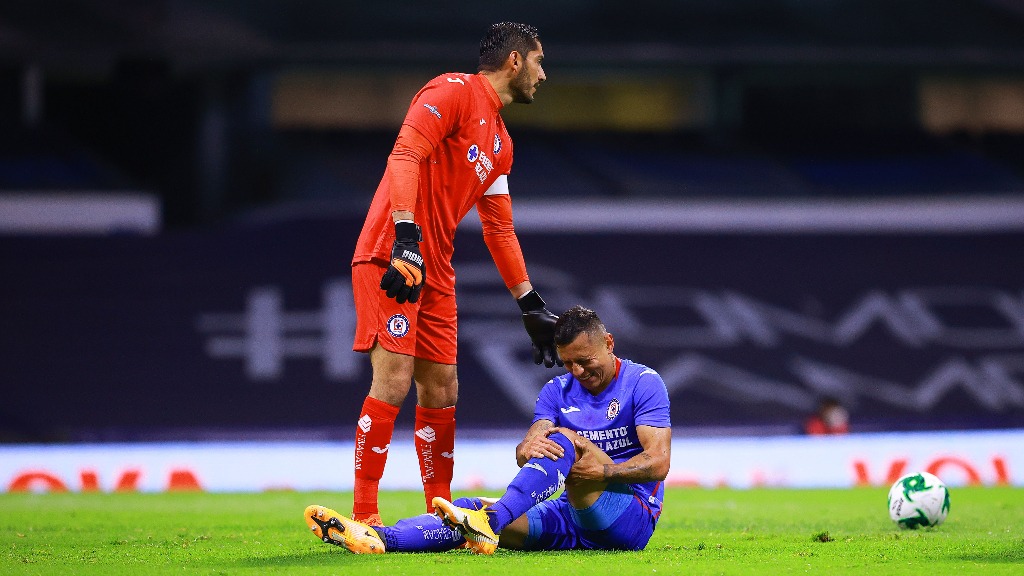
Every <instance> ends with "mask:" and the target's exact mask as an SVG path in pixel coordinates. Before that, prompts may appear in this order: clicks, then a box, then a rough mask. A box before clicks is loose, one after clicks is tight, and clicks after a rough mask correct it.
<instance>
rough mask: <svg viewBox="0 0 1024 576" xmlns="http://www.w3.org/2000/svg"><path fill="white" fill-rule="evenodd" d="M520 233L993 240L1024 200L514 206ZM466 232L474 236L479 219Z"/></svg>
mask: <svg viewBox="0 0 1024 576" xmlns="http://www.w3.org/2000/svg"><path fill="white" fill-rule="evenodd" d="M513 210H514V213H515V226H516V230H518V231H521V232H569V233H574V234H579V233H594V234H602V233H616V232H618V233H632V234H656V233H665V232H690V233H781V234H802V233H872V234H877V233H914V234H918V233H993V232H1022V231H1024V194H1022V195H1020V196H976V197H975V196H972V197H931V198H916V199H908V198H893V199H857V200H849V199H823V200H817V199H798V200H797V199H780V200H729V201H710V200H709V201H702V200H679V201H673V200H655V199H622V200H618V199H615V200H612V199H606V198H600V199H594V198H590V199H588V198H579V199H564V200H533V199H524V200H515V201H514V203H513ZM463 225H465V226H466V227H472V228H476V229H479V228H480V222H479V219H478V218H476V217H467V218H466V219H465V220H463Z"/></svg>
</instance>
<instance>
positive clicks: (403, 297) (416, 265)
mask: <svg viewBox="0 0 1024 576" xmlns="http://www.w3.org/2000/svg"><path fill="white" fill-rule="evenodd" d="M422 241H423V234H422V233H421V232H420V227H419V226H417V225H416V223H414V222H409V221H403V222H395V243H394V245H392V247H391V265H390V266H388V270H387V272H385V273H384V277H383V278H381V279H380V289H381V290H384V291H385V292H387V295H388V298H394V299H395V301H396V302H398V303H399V304H404V303H405V302H406V301H407V300H408V301H409V302H415V301H417V300H419V298H420V290H423V284H424V282H426V279H427V272H426V270H424V269H423V255H422V254H420V246H419V243H420V242H422Z"/></svg>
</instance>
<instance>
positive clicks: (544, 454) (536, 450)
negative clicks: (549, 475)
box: [523, 434, 565, 460]
mask: <svg viewBox="0 0 1024 576" xmlns="http://www.w3.org/2000/svg"><path fill="white" fill-rule="evenodd" d="M548 436H549V435H548V434H538V435H537V436H534V437H533V438H531V439H530V440H529V442H528V443H527V445H526V446H523V454H524V455H525V456H526V458H527V459H530V458H547V459H549V460H558V459H559V458H561V457H562V456H564V455H565V449H564V448H562V445H561V444H559V443H558V442H555V441H554V440H552V439H551V438H549V437H548Z"/></svg>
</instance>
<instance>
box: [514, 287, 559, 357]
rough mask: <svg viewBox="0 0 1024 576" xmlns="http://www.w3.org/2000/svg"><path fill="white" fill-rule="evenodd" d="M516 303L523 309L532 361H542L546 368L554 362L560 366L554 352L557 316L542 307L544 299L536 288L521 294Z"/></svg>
mask: <svg viewBox="0 0 1024 576" xmlns="http://www.w3.org/2000/svg"><path fill="white" fill-rule="evenodd" d="M516 303H517V304H519V309H520V310H522V311H523V325H524V326H526V333H527V334H529V335H530V341H531V342H532V343H533V363H534V364H540V363H544V366H546V367H548V368H551V367H552V366H554V365H555V364H558V365H559V366H562V360H561V359H560V358H559V357H558V353H557V352H555V322H558V316H555V315H554V314H552V313H551V312H550V311H549V310H548V309H547V308H545V307H544V306H545V304H544V299H543V298H541V297H540V294H537V291H536V290H530V291H529V292H527V293H526V294H523V295H522V296H520V297H519V298H518V299H517V300H516Z"/></svg>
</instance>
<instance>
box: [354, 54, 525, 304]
mask: <svg viewBox="0 0 1024 576" xmlns="http://www.w3.org/2000/svg"><path fill="white" fill-rule="evenodd" d="M501 107H502V104H501V101H500V100H499V99H498V95H497V93H496V92H495V91H494V88H492V87H491V85H490V83H489V82H488V81H487V79H486V78H484V77H483V76H480V75H476V74H461V73H451V74H442V75H440V76H438V77H436V78H434V79H433V80H431V81H430V82H428V83H427V84H426V86H424V87H423V88H422V89H421V90H420V91H419V93H417V94H416V96H415V97H414V98H413V101H412V105H411V106H410V107H409V111H408V113H407V114H406V116H405V121H404V123H403V124H404V125H405V126H410V127H412V128H415V129H416V131H417V132H419V133H420V134H422V135H423V136H424V137H425V138H426V139H427V140H428V141H429V142H430V145H431V148H432V151H431V153H430V155H429V156H428V157H427V158H426V160H425V161H423V162H421V163H420V172H419V189H418V193H417V196H416V206H415V209H414V210H413V212H414V214H415V219H416V223H417V224H419V225H420V226H421V227H422V230H423V242H422V243H421V244H420V251H421V252H422V254H423V259H424V261H425V266H426V283H427V285H428V286H430V287H431V288H433V289H435V290H439V291H441V292H442V293H446V294H454V293H455V270H454V268H453V267H452V263H451V259H452V253H453V251H454V246H453V242H454V240H455V229H456V227H457V226H458V224H459V222H460V221H461V220H462V219H463V218H464V217H465V216H466V214H467V213H468V212H469V211H470V209H472V208H473V206H474V205H476V204H477V203H478V202H480V201H481V199H483V198H484V196H485V194H486V195H488V196H496V195H502V194H504V195H505V198H506V199H507V195H508V183H507V175H508V173H509V171H510V170H511V168H512V139H511V138H510V137H509V135H508V131H506V129H505V124H504V122H502V120H501V116H500V115H499V111H500V109H501ZM391 212H392V207H391V194H390V174H389V172H388V171H387V170H386V171H385V173H384V177H383V178H382V179H381V181H380V184H379V185H378V186H377V191H376V193H375V194H374V196H373V201H372V202H371V204H370V210H369V213H368V214H367V217H366V221H365V222H364V224H363V229H362V231H361V232H360V234H359V240H358V241H357V243H356V250H355V255H354V256H353V258H352V263H353V264H356V263H359V262H368V261H370V260H378V261H382V262H387V261H389V260H390V259H391V245H392V243H393V242H394V239H395V230H394V224H393V223H392V218H391ZM479 212H480V214H481V220H489V221H485V222H484V225H485V232H486V230H487V228H488V227H491V228H492V229H504V230H511V229H512V222H511V209H507V210H506V209H495V208H493V207H491V206H488V207H487V209H485V208H484V206H483V205H481V209H480V210H479ZM513 234H514V233H513ZM489 247H490V245H489ZM518 249H519V247H518V242H515V246H514V250H516V251H518ZM501 250H504V249H501ZM492 255H494V256H496V261H497V260H498V259H499V258H498V257H499V256H500V255H498V254H494V250H493V249H492ZM516 256H517V257H518V259H519V261H521V260H522V254H521V252H519V253H518V255H513V258H514V257H516ZM499 268H501V266H500V265H499ZM526 279H527V278H526V277H525V274H523V277H522V278H506V283H507V284H509V286H511V285H513V284H514V283H516V282H521V281H523V280H526Z"/></svg>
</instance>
